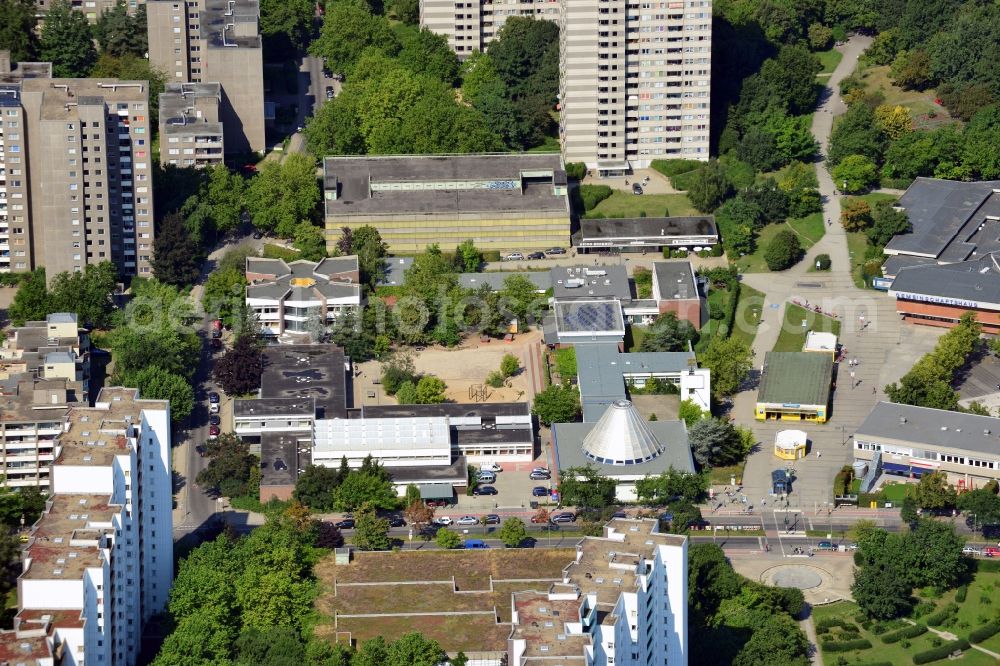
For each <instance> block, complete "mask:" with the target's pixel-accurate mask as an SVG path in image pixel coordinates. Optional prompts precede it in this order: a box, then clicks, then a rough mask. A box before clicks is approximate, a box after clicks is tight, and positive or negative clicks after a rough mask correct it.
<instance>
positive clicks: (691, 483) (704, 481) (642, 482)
mask: <svg viewBox="0 0 1000 666" xmlns="http://www.w3.org/2000/svg"><path fill="white" fill-rule="evenodd" d="M635 490H636V494H637V495H638V496H639V499H640V500H642V501H643V502H648V503H650V504H654V505H658V506H663V505H666V504H669V503H670V502H674V501H678V500H681V501H684V502H688V503H697V502H701V501H703V500H704V499H705V498H706V497H708V477H707V476H706V475H705V474H690V473H688V472H681V471H679V470H676V469H674V468H673V467H671V468H670V469H668V470H667V471H666V472H663V473H662V474H657V475H655V476H650V475H648V474H647V475H646V476H645V477H644V478H642V479H639V480H638V481H637V482H636V484H635Z"/></svg>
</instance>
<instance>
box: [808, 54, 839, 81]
mask: <svg viewBox="0 0 1000 666" xmlns="http://www.w3.org/2000/svg"><path fill="white" fill-rule="evenodd" d="M813 55H815V56H816V57H817V58H819V61H820V63H821V64H822V65H823V69H822V71H820V73H819V76H820V77H823V78H826V76H829V75H830V74H833V70H835V69H837V65H839V64H840V61H841V60H843V59H844V54H843V53H841V52H840V51H838V50H837V49H830V50H829V51H820V52H819V53H815V54H813ZM824 75H825V76H824Z"/></svg>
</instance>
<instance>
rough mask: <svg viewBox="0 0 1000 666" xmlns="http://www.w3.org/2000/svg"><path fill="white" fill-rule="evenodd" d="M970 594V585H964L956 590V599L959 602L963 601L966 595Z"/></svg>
mask: <svg viewBox="0 0 1000 666" xmlns="http://www.w3.org/2000/svg"><path fill="white" fill-rule="evenodd" d="M968 594H969V586H968V585H962V586H961V587H959V588H958V590H957V591H956V592H955V601H957V602H958V603H962V602H963V601H965V597H966V596H967V595H968Z"/></svg>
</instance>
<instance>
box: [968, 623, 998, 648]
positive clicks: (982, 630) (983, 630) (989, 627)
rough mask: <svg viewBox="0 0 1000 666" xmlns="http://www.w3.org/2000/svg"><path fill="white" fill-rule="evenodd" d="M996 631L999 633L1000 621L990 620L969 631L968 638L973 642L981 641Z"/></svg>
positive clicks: (990, 636)
mask: <svg viewBox="0 0 1000 666" xmlns="http://www.w3.org/2000/svg"><path fill="white" fill-rule="evenodd" d="M997 633H1000V622H990V623H989V624H984V625H983V626H981V627H979V628H978V629H973V630H972V631H971V632H969V640H970V641H971V642H973V643H982V642H983V641H985V640H986V639H987V638H992V637H993V636H994V635H996V634H997Z"/></svg>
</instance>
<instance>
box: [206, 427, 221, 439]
mask: <svg viewBox="0 0 1000 666" xmlns="http://www.w3.org/2000/svg"><path fill="white" fill-rule="evenodd" d="M221 432H222V431H221V430H219V426H217V425H214V426H208V436H209V437H218V436H219V435H220V434H221Z"/></svg>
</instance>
